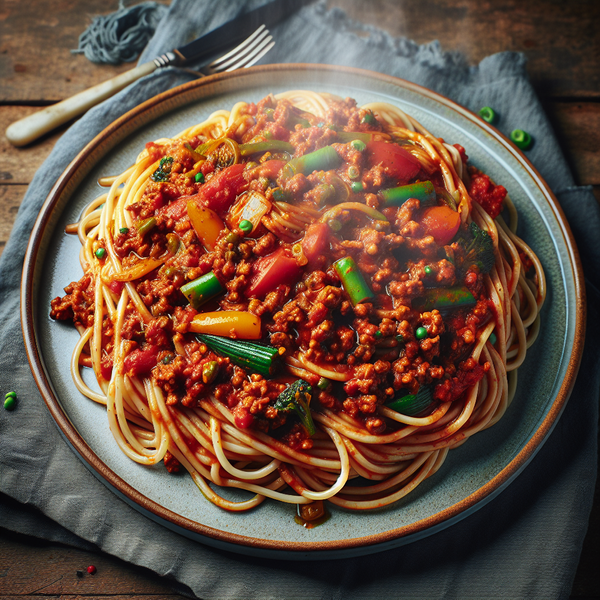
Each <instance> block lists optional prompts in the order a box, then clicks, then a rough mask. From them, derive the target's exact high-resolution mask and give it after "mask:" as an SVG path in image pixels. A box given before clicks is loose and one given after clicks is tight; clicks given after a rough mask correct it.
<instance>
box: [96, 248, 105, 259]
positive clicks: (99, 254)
mask: <svg viewBox="0 0 600 600" xmlns="http://www.w3.org/2000/svg"><path fill="white" fill-rule="evenodd" d="M94 254H95V255H96V257H97V258H99V259H100V260H102V259H103V258H104V257H105V256H106V250H105V249H104V248H98V250H96V252H95V253H94Z"/></svg>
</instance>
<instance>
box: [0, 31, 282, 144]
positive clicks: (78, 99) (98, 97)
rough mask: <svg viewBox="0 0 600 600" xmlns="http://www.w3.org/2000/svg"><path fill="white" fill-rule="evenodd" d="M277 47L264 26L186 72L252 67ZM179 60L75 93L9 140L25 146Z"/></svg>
mask: <svg viewBox="0 0 600 600" xmlns="http://www.w3.org/2000/svg"><path fill="white" fill-rule="evenodd" d="M274 45H275V42H274V41H273V38H272V36H271V34H270V33H269V30H268V29H267V28H266V27H265V26H264V25H261V26H260V27H259V28H258V29H257V30H256V31H255V32H254V33H253V34H252V35H250V36H249V37H248V38H246V39H245V40H244V41H243V42H242V43H241V44H239V45H238V46H236V47H235V48H234V49H233V50H231V51H230V52H228V53H227V54H225V55H223V56H221V57H219V58H217V59H216V60H214V61H213V62H211V63H210V64H208V65H206V66H205V67H203V68H202V69H201V70H200V71H193V70H191V69H184V70H185V71H187V72H189V73H192V74H193V75H195V76H196V77H204V76H207V75H214V74H216V73H222V72H225V71H234V70H236V69H243V68H247V67H251V66H252V65H253V64H254V63H256V62H257V61H258V60H259V59H261V58H262V57H263V56H264V55H265V54H266V53H267V52H268V51H269V50H270V49H271V48H272V47H273V46H274ZM177 60H178V57H177V56H176V55H175V54H174V53H173V52H167V53H166V54H163V55H162V56H160V57H158V58H156V59H154V60H153V61H150V62H147V63H144V64H142V65H139V66H138V67H135V68H134V69H131V70H129V71H126V72H125V73H121V74H120V75H117V76H116V77H113V78H112V79H109V80H107V81H104V82H102V83H100V84H98V85H96V86H94V87H91V88H89V89H87V90H84V91H83V92H80V93H78V94H75V95H74V96H71V97H70V98H67V99H66V100H63V101H61V102H58V103H57V104H53V105H51V106H48V107H46V108H44V109H42V110H40V111H38V112H36V113H33V114H32V115H29V116H27V117H24V118H23V119H20V120H19V121H15V122H14V123H13V124H12V125H10V126H9V127H8V128H7V129H6V137H7V139H8V141H9V142H10V143H11V144H12V145H13V146H25V145H26V144H29V143H31V142H33V141H34V140H37V139H38V138H39V137H41V136H42V135H44V134H45V133H48V132H49V131H52V130H53V129H55V128H56V127H58V126H59V125H62V124H63V123H66V122H67V121H70V120H71V119H73V118H74V117H77V116H79V115H81V114H83V113H84V112H86V111H87V110H88V109H90V108H92V106H95V105H96V104H99V103H100V102H102V101H103V100H106V98H110V97H111V96H113V95H114V94H116V93H117V92H119V91H120V90H122V89H123V88H125V87H127V86H128V85H129V84H130V83H133V82H134V81H136V80H138V79H140V78H141V77H143V76H144V75H149V74H150V73H152V72H154V71H155V70H156V69H158V68H161V67H166V66H169V65H172V64H177Z"/></svg>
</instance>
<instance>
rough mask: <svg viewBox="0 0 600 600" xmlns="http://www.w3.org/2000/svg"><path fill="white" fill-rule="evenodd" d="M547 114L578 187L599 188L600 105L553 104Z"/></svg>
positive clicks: (582, 103)
mask: <svg viewBox="0 0 600 600" xmlns="http://www.w3.org/2000/svg"><path fill="white" fill-rule="evenodd" d="M599 5H600V3H599ZM546 111H547V113H548V116H549V119H550V121H551V123H552V125H553V127H554V131H555V132H556V136H557V138H558V141H559V142H560V143H561V144H562V145H563V146H564V149H565V155H566V158H567V161H568V162H569V163H570V166H571V169H572V171H573V173H574V176H575V180H576V183H577V184H578V185H599V184H600V152H598V149H599V148H600V103H598V102H551V103H548V105H547V106H546Z"/></svg>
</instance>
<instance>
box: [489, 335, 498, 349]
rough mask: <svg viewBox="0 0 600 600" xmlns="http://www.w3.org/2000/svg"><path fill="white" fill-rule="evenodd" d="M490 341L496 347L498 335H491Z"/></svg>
mask: <svg viewBox="0 0 600 600" xmlns="http://www.w3.org/2000/svg"><path fill="white" fill-rule="evenodd" d="M489 340H490V343H491V344H492V346H495V345H496V341H497V338H496V334H495V333H494V332H492V333H490V337H489Z"/></svg>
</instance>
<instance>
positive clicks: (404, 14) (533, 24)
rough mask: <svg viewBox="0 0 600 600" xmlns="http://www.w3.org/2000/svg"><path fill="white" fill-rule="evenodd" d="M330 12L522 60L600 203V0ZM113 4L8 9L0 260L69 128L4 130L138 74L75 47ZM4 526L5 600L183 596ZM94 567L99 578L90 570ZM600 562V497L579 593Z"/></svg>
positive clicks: (594, 594)
mask: <svg viewBox="0 0 600 600" xmlns="http://www.w3.org/2000/svg"><path fill="white" fill-rule="evenodd" d="M162 2H163V3H164V4H168V2H167V1H166V0H162ZM328 5H329V6H330V7H339V8H342V9H343V10H345V11H346V12H347V13H348V14H349V16H350V17H352V18H354V19H356V20H359V21H362V22H363V23H366V24H368V25H374V26H377V27H380V28H383V29H385V30H387V31H388V32H389V33H390V34H391V35H393V36H406V37H408V38H410V39H413V40H414V41H416V42H418V43H427V42H431V41H433V40H438V41H439V42H440V44H441V46H442V48H444V49H445V50H455V51H458V52H462V53H464V55H465V56H466V57H467V59H468V61H469V62H470V63H471V64H476V63H477V62H479V61H480V60H482V59H483V58H485V57H486V56H488V55H490V54H493V53H496V52H502V51H507V50H508V51H516V52H522V53H524V54H525V55H526V57H527V59H528V72H529V76H530V79H531V81H532V83H533V85H534V86H535V89H536V91H537V93H538V95H539V97H540V99H541V101H542V104H543V106H544V108H545V110H546V112H547V114H548V116H549V119H550V121H551V123H552V125H553V127H554V130H555V133H556V136H557V138H558V140H559V142H560V144H561V146H562V148H563V150H564V154H565V156H566V159H567V161H568V163H569V165H570V167H571V169H572V171H573V174H574V176H575V180H576V183H577V184H579V185H590V186H593V188H594V193H595V194H596V197H597V198H598V199H599V200H600V152H599V148H600V34H599V33H598V32H599V31H600V1H598V0H571V1H567V0H528V1H526V2H525V1H523V0H497V1H492V0H420V1H419V2H415V1H411V0H405V1H404V2H399V1H397V0H371V1H370V2H366V1H365V0H329V2H328ZM117 8H118V1H117V0H35V2H27V1H22V0H2V1H1V2H0V131H1V132H2V134H1V136H0V253H1V252H2V249H3V248H4V245H5V244H6V241H7V239H8V237H9V235H10V231H11V228H12V225H13V223H14V220H15V217H16V214H17V211H18V208H19V205H20V203H21V200H22V198H23V195H24V193H25V191H26V189H27V186H28V184H29V183H30V182H31V180H32V178H33V175H34V174H35V172H36V170H37V168H38V167H39V166H40V165H41V164H42V163H43V161H44V160H45V158H46V157H47V156H48V154H49V153H50V151H51V150H52V148H53V146H54V144H55V142H56V140H57V139H58V138H59V137H60V135H61V133H62V132H64V130H65V128H66V127H63V128H61V129H59V130H58V131H56V132H54V133H52V134H50V135H47V136H46V137H45V138H43V139H42V140H40V141H39V142H38V143H35V144H32V145H30V146H28V147H25V148H20V149H17V148H14V147H12V146H11V145H10V144H9V143H8V141H7V140H6V138H5V137H4V135H3V132H4V130H5V129H6V127H7V126H8V125H9V124H10V123H12V122H13V121H15V120H17V119H19V118H21V117H23V116H26V115H28V114H31V113H32V112H34V111H35V110H36V108H38V107H40V106H46V105H48V104H52V103H54V102H56V101H59V100H62V99H64V98H66V97H69V96H70V95H72V94H74V93H76V92H79V91H81V90H83V89H86V88H88V87H90V86H92V85H95V84H97V83H99V82H101V81H103V80H105V79H108V78H109V77H113V76H114V75H116V74H118V73H120V72H122V71H124V70H126V69H128V68H131V67H132V65H131V64H128V65H121V66H118V67H112V66H106V65H104V66H99V65H95V64H93V63H91V62H89V61H88V60H87V59H86V58H85V57H84V56H82V55H78V54H73V53H72V52H71V50H72V49H74V48H76V47H77V43H78V37H79V35H80V34H81V33H82V32H83V31H84V30H85V28H86V27H87V26H88V25H89V23H90V22H91V19H92V17H93V16H96V15H99V14H107V13H109V12H112V11H114V10H116V9H117ZM299 58H300V57H299ZM1 525H2V524H1V523H0V598H21V599H23V598H40V597H52V598H83V597H85V598H88V599H96V598H111V599H121V598H127V599H135V600H140V599H142V598H166V599H169V600H171V599H173V600H174V599H179V598H184V597H185V596H183V595H181V594H179V593H178V592H177V588H175V587H173V585H172V582H169V581H168V580H165V579H162V578H160V577H158V576H157V575H155V574H154V573H152V572H150V571H147V570H145V569H141V568H138V567H135V566H132V565H130V564H127V563H125V562H123V561H121V560H119V559H115V558H113V557H110V556H107V555H105V554H103V553H102V552H99V551H97V552H85V551H82V550H77V549H74V548H71V547H67V546H62V545H59V544H54V543H50V542H45V541H40V540H37V539H34V538H29V537H26V536H22V535H17V534H14V533H11V532H10V531H8V530H7V529H4V528H2V527H1ZM90 564H93V565H95V567H96V569H97V571H96V573H95V574H94V575H90V574H88V573H87V571H86V569H87V567H88V566H89V565H90ZM599 565H600V494H599V493H598V490H597V493H596V499H595V502H594V509H593V512H592V516H591V520H590V524H589V530H588V535H587V537H586V540H585V543H584V546H583V550H582V554H581V560H580V565H579V569H578V571H577V575H576V578H575V582H574V585H573V589H572V595H571V598H578V599H580V600H583V599H592V598H597V599H600V575H599V572H598V566H599ZM78 572H79V573H78Z"/></svg>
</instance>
